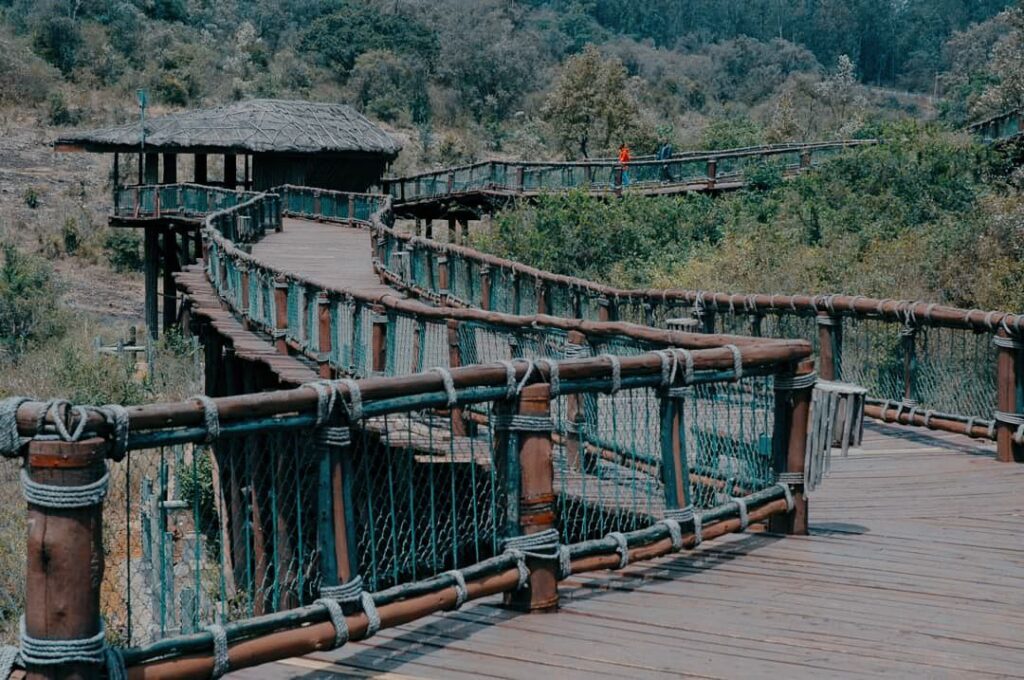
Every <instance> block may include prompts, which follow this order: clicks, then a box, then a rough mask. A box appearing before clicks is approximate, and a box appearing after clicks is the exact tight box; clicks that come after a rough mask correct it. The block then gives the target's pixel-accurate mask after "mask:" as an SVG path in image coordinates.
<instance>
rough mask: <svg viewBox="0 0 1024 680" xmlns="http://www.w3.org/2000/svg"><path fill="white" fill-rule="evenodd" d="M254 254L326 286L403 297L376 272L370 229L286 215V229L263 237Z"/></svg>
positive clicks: (368, 293) (255, 247)
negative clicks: (383, 282) (382, 281)
mask: <svg viewBox="0 0 1024 680" xmlns="http://www.w3.org/2000/svg"><path fill="white" fill-rule="evenodd" d="M252 254H253V256H255V257H256V258H257V259H259V260H261V261H263V262H266V263H267V264H269V265H272V266H274V267H277V268H279V269H281V270H283V271H287V272H294V273H296V274H298V275H300V276H302V277H304V278H307V279H310V280H312V281H315V282H316V283H319V284H321V285H324V286H328V287H331V288H337V289H344V290H349V291H355V290H358V291H361V292H363V293H366V294H367V295H383V294H384V293H391V294H392V295H396V296H399V297H402V295H401V294H400V293H399V292H397V291H396V290H395V289H393V288H389V287H388V286H383V285H381V283H380V279H379V278H378V277H377V274H376V273H374V271H373V253H372V252H371V236H370V232H369V231H368V230H366V229H360V228H358V227H348V226H345V225H342V224H335V223H330V222H313V221H310V220H304V219H292V218H286V219H285V220H284V229H283V230H282V231H279V232H271V233H268V234H267V235H266V236H264V237H263V238H262V239H260V241H259V242H258V243H255V244H254V245H253V248H252Z"/></svg>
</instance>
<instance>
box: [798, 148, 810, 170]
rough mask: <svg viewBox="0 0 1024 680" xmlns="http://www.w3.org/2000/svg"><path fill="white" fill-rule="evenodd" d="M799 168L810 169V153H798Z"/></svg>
mask: <svg viewBox="0 0 1024 680" xmlns="http://www.w3.org/2000/svg"><path fill="white" fill-rule="evenodd" d="M800 167H801V168H809V167H811V152H810V151H801V152H800Z"/></svg>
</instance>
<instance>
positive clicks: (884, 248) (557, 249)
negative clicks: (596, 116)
mask: <svg viewBox="0 0 1024 680" xmlns="http://www.w3.org/2000/svg"><path fill="white" fill-rule="evenodd" d="M874 132H876V133H877V134H878V135H879V137H880V138H881V139H882V140H883V141H884V143H883V144H881V145H878V146H872V147H867V148H863V149H860V150H856V151H850V152H847V153H845V154H843V155H841V156H838V157H836V158H834V159H832V160H830V161H828V162H827V163H825V164H824V165H822V166H821V167H820V168H818V169H816V170H814V171H812V172H809V173H807V174H804V175H802V176H800V177H799V178H797V179H794V180H789V181H781V180H780V179H779V178H778V175H777V174H776V175H775V176H774V178H773V176H772V173H771V172H770V170H771V168H762V169H756V168H755V171H756V172H757V173H758V176H759V177H761V178H762V179H761V181H760V182H759V183H758V187H757V188H752V189H749V190H745V191H742V192H737V193H734V194H731V195H726V196H721V197H718V198H711V197H708V196H706V195H691V196H684V197H666V198H645V197H642V196H639V195H630V194H628V193H627V195H625V196H624V197H623V198H622V199H621V200H609V201H604V200H599V199H592V198H589V197H588V196H587V195H585V194H583V193H575V194H569V195H551V196H546V197H544V198H542V199H541V200H540V201H538V203H537V204H536V205H534V206H524V207H521V208H519V209H516V210H512V211H510V212H507V213H504V214H502V215H500V216H498V218H496V220H495V221H494V227H493V231H492V232H491V233H489V234H483V235H481V236H479V237H478V245H480V246H482V247H483V248H485V249H488V250H491V251H493V252H495V253H497V254H500V255H503V256H507V257H511V258H513V259H517V260H520V261H523V262H527V263H530V264H534V265H536V266H539V267H541V268H544V269H548V270H552V271H556V272H558V273H562V274H569V275H575V276H581V277H584V278H589V279H593V280H598V281H606V282H609V283H613V284H616V285H621V286H659V287H660V286H666V287H667V286H677V287H685V288H693V289H703V290H722V291H730V292H765V293H770V292H777V293H796V292H811V293H830V292H845V293H851V294H861V295H873V296H882V297H896V298H908V297H909V298H921V299H928V300H933V301H941V302H948V303H951V304H956V305H961V306H967V307H974V306H977V307H982V308H1004V309H1020V308H1021V307H1022V306H1024V265H1022V264H1021V262H1022V260H1021V254H1022V252H1024V229H1022V227H1024V201H1021V199H1020V198H1019V196H1017V195H1016V193H1015V192H1013V191H1012V190H1010V188H1009V187H1007V186H1006V184H1005V181H1004V180H1005V176H1004V174H1003V173H1004V165H1003V161H1002V159H1001V158H1000V157H999V156H998V154H995V153H994V152H992V151H991V150H990V149H989V148H986V147H983V146H980V145H978V144H976V143H975V142H973V141H972V140H971V139H970V138H968V137H967V136H965V135H961V134H953V133H949V132H946V131H943V130H942V129H941V128H939V127H937V126H934V125H932V126H924V125H920V124H914V123H905V124H900V125H892V126H887V127H885V128H882V129H878V130H875V131H874Z"/></svg>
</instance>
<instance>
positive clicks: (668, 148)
mask: <svg viewBox="0 0 1024 680" xmlns="http://www.w3.org/2000/svg"><path fill="white" fill-rule="evenodd" d="M657 159H658V160H659V161H665V162H664V163H662V165H661V181H662V182H672V181H674V180H673V178H672V173H671V172H669V169H668V162H669V161H670V160H672V144H671V142H665V143H664V144H662V145H661V147H660V148H659V149H658V155H657Z"/></svg>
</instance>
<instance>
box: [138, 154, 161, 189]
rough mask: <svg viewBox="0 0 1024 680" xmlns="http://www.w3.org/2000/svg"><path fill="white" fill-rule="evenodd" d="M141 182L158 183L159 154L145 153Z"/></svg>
mask: <svg viewBox="0 0 1024 680" xmlns="http://www.w3.org/2000/svg"><path fill="white" fill-rule="evenodd" d="M142 179H143V182H142V183H143V184H159V183H160V154H158V153H147V154H146V158H145V167H144V171H143V177H142Z"/></svg>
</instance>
